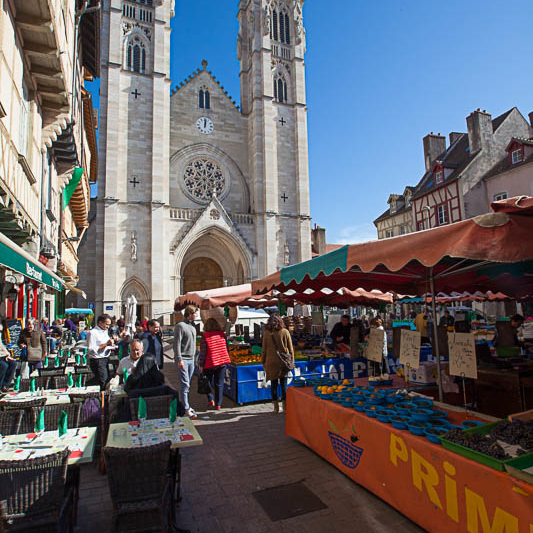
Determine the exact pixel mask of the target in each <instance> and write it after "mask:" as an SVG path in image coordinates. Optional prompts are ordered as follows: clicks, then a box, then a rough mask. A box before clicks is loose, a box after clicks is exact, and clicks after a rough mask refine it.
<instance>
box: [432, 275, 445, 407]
mask: <svg viewBox="0 0 533 533" xmlns="http://www.w3.org/2000/svg"><path fill="white" fill-rule="evenodd" d="M429 286H430V290H431V312H432V313H433V339H434V341H433V346H434V348H435V357H436V359H437V382H438V387H439V402H442V400H443V390H442V369H441V367H440V351H439V343H438V340H437V339H438V331H437V309H436V306H435V280H434V279H433V267H431V268H430V269H429Z"/></svg>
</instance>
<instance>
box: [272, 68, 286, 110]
mask: <svg viewBox="0 0 533 533" xmlns="http://www.w3.org/2000/svg"><path fill="white" fill-rule="evenodd" d="M274 100H276V101H278V102H280V103H282V104H286V103H287V102H288V100H289V98H288V91H287V82H286V81H285V78H284V77H283V76H282V75H281V74H280V75H278V76H277V77H276V78H274Z"/></svg>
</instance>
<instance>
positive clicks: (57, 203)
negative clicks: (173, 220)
mask: <svg viewBox="0 0 533 533" xmlns="http://www.w3.org/2000/svg"><path fill="white" fill-rule="evenodd" d="M0 35H1V36H2V39H1V41H0V79H1V80H2V81H1V83H0V146H1V148H0V245H1V247H2V249H1V251H2V253H0V289H1V291H2V294H1V295H0V296H1V298H0V316H1V317H2V318H7V319H14V318H20V319H23V320H25V319H27V318H30V317H35V318H37V317H40V316H42V315H46V316H48V317H50V318H53V317H54V315H55V313H56V311H58V312H61V309H56V308H57V305H58V303H61V302H62V301H63V299H64V298H63V296H64V294H65V291H68V290H73V291H75V290H77V289H76V288H75V287H74V285H75V283H76V281H77V264H78V261H77V255H76V248H77V241H75V239H78V238H79V236H80V235H81V234H82V232H83V231H84V230H85V229H86V227H87V225H88V224H87V213H88V210H89V202H90V191H89V178H90V177H91V175H92V179H96V165H97V147H96V134H95V119H94V112H93V109H92V103H91V102H92V101H91V98H90V95H89V93H88V92H87V91H85V90H84V89H83V85H84V83H85V80H86V79H91V78H92V77H94V76H98V72H99V61H98V59H99V58H98V55H99V40H100V25H99V17H98V16H97V8H96V2H94V1H91V2H82V1H80V0H69V1H64V2H55V1H52V0H42V1H33V0H29V1H26V0H24V1H23V0H7V1H5V2H3V3H2V10H0ZM75 43H76V45H75ZM75 169H78V170H77V171H76V172H75ZM75 174H76V175H75ZM65 191H66V193H65ZM67 197H68V198H67ZM67 199H68V200H69V201H67ZM13 290H15V291H17V297H16V298H13V297H11V298H10V299H8V298H6V295H7V294H8V293H10V294H11V295H13ZM10 291H11V292H10Z"/></svg>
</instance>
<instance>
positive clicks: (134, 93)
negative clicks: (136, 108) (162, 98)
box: [131, 89, 142, 100]
mask: <svg viewBox="0 0 533 533" xmlns="http://www.w3.org/2000/svg"><path fill="white" fill-rule="evenodd" d="M131 94H133V96H135V100H137V96H141V94H142V93H140V92H138V91H137V89H135V91H132V93H131Z"/></svg>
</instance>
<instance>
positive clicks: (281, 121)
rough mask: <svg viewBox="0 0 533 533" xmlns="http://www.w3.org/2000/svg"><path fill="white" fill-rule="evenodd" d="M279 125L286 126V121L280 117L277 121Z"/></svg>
mask: <svg viewBox="0 0 533 533" xmlns="http://www.w3.org/2000/svg"><path fill="white" fill-rule="evenodd" d="M279 123H280V124H281V125H282V126H285V124H287V121H286V120H285V119H284V118H283V117H281V118H280V119H279Z"/></svg>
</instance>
